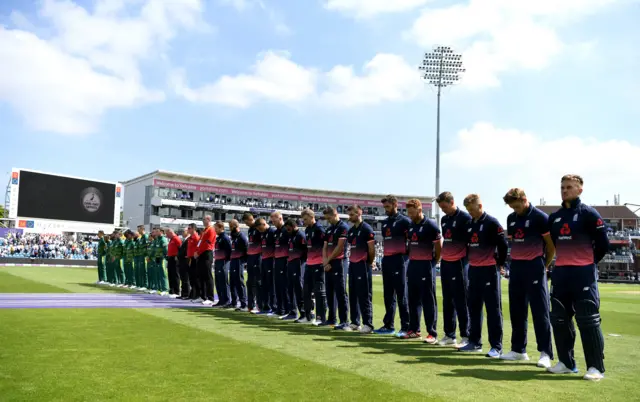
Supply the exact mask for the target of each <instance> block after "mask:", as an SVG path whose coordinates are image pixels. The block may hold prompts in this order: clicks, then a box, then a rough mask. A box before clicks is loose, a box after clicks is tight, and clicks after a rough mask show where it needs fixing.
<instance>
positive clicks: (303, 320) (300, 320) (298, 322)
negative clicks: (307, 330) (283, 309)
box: [294, 317, 313, 324]
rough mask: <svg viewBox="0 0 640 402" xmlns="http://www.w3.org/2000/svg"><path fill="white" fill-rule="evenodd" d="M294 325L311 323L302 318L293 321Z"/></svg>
mask: <svg viewBox="0 0 640 402" xmlns="http://www.w3.org/2000/svg"><path fill="white" fill-rule="evenodd" d="M294 322H295V323H296V324H312V323H313V321H312V320H309V319H307V317H302V318H298V319H297V320H295V321H294Z"/></svg>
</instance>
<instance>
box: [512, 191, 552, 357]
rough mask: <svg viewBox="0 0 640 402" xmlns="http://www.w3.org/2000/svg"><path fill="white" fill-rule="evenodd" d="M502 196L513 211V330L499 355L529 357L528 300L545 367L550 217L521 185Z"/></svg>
mask: <svg viewBox="0 0 640 402" xmlns="http://www.w3.org/2000/svg"><path fill="white" fill-rule="evenodd" d="M503 200H504V202H505V204H507V205H509V207H510V208H511V209H513V213H512V214H510V215H509V216H508V217H507V239H509V240H510V241H511V266H510V274H509V316H510V318H511V328H512V332H511V351H510V352H509V353H506V354H503V355H502V356H500V358H501V359H503V360H529V356H528V355H527V327H528V322H527V317H528V315H529V304H531V315H532V317H533V327H534V329H535V333H536V341H537V343H538V351H539V352H540V359H539V360H538V367H541V368H547V367H550V366H551V360H552V359H553V347H552V346H551V321H550V320H549V292H548V290H547V273H546V271H547V268H548V267H549V266H550V265H551V263H552V262H553V257H554V256H555V253H556V248H555V246H554V245H553V241H552V240H551V235H550V234H549V217H548V216H547V214H545V213H544V212H542V211H540V210H539V209H537V208H536V207H534V206H533V205H531V203H529V201H528V200H527V195H526V194H525V192H524V190H522V189H519V188H512V189H511V190H509V191H508V192H507V194H506V195H505V196H504V197H503Z"/></svg>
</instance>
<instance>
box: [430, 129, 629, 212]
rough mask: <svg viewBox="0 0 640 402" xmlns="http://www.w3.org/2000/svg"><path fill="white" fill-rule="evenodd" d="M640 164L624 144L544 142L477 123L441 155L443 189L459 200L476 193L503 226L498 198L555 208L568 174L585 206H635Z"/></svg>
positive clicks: (537, 137)
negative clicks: (617, 197)
mask: <svg viewBox="0 0 640 402" xmlns="http://www.w3.org/2000/svg"><path fill="white" fill-rule="evenodd" d="M639 159H640V146H638V145H634V144H631V143H629V142H627V141H621V140H615V139H610V140H597V139H593V138H583V137H579V136H566V137H559V138H558V137H556V138H551V139H545V138H543V137H542V136H540V135H537V134H535V133H531V132H525V131H520V130H517V129H504V128H498V127H495V126H494V125H492V124H491V123H486V122H479V123H476V124H475V125H474V126H473V127H471V128H470V129H465V130H461V131H460V132H459V133H458V134H457V136H456V139H455V141H454V145H453V147H452V148H451V149H450V150H449V151H446V152H444V153H443V155H442V172H443V181H442V183H443V184H444V187H446V189H451V191H454V192H455V193H456V194H457V198H458V199H460V200H461V199H462V198H463V197H464V196H465V195H467V194H469V193H472V192H477V193H479V194H480V195H481V196H482V198H483V201H484V204H485V205H486V209H487V211H488V212H489V213H491V214H494V215H496V217H498V218H500V220H501V221H504V220H506V216H507V214H508V213H509V212H510V210H509V209H508V208H507V207H505V206H504V203H503V202H502V196H503V195H504V194H505V193H506V191H507V190H508V189H509V188H512V187H521V188H524V189H525V191H526V192H527V195H528V197H529V199H530V201H531V202H533V203H535V204H538V202H539V200H540V199H541V198H544V199H545V200H546V201H547V203H548V204H549V205H559V204H560V178H561V177H562V176H563V175H564V174H567V173H575V174H580V175H581V176H582V177H583V178H584V179H585V192H584V197H583V198H584V201H585V202H587V203H589V204H600V205H602V204H604V203H605V202H606V201H607V200H609V201H610V202H612V201H613V195H614V194H618V193H620V194H621V198H622V202H631V203H634V202H635V203H640V202H639V201H640V188H637V186H632V185H630V182H629V177H630V175H631V172H634V171H635V170H636V168H637V161H638V160H639ZM470 183H472V184H470ZM442 191H444V189H443V190H442Z"/></svg>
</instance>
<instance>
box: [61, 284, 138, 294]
mask: <svg viewBox="0 0 640 402" xmlns="http://www.w3.org/2000/svg"><path fill="white" fill-rule="evenodd" d="M72 285H79V286H83V287H85V288H91V289H100V290H107V291H110V292H113V293H122V294H128V295H133V294H144V293H139V292H138V293H136V292H132V291H131V290H130V289H125V288H117V287H115V286H113V287H112V286H104V285H98V284H95V283H73V284H72Z"/></svg>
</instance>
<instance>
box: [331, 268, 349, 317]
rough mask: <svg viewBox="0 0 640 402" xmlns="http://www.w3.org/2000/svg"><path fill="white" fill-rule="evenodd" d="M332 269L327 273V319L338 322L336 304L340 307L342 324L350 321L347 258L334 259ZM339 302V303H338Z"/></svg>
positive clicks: (339, 315) (339, 313)
mask: <svg viewBox="0 0 640 402" xmlns="http://www.w3.org/2000/svg"><path fill="white" fill-rule="evenodd" d="M330 264H331V271H329V272H327V273H325V278H326V281H327V284H326V285H327V308H328V310H329V316H328V319H327V321H328V322H332V323H335V322H336V304H337V307H338V318H339V319H340V324H346V323H348V321H347V319H348V315H349V300H348V296H347V288H346V277H345V271H346V269H345V268H346V264H347V262H346V261H345V260H332V261H331V262H330ZM336 302H337V303H336Z"/></svg>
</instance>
